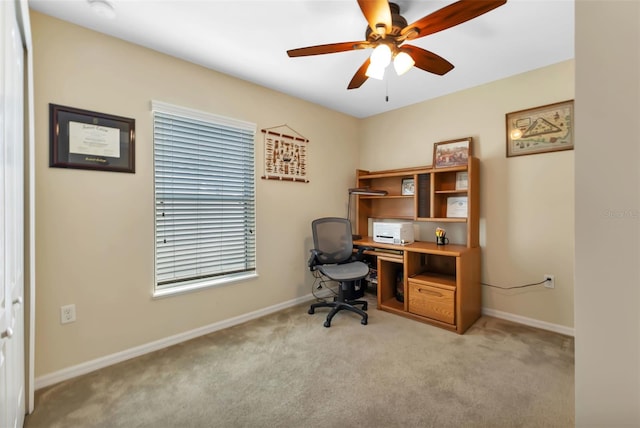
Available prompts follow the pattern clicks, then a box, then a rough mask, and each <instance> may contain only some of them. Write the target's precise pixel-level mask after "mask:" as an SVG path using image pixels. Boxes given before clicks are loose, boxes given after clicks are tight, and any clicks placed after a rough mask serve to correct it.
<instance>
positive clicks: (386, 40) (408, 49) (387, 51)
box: [287, 0, 507, 89]
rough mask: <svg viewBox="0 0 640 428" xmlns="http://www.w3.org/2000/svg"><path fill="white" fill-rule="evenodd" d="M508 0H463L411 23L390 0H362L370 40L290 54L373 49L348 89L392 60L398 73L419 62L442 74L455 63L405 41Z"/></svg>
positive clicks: (375, 74)
mask: <svg viewBox="0 0 640 428" xmlns="http://www.w3.org/2000/svg"><path fill="white" fill-rule="evenodd" d="M506 2H507V0H460V1H458V2H456V3H452V4H450V5H448V6H445V7H443V8H442V9H439V10H437V11H435V12H433V13H431V14H429V15H427V16H425V17H423V18H421V19H418V20H417V21H416V22H414V23H413V24H409V25H407V20H406V19H404V18H403V17H402V16H401V15H400V7H399V6H398V5H397V4H395V3H389V2H388V0H358V5H359V6H360V9H361V10H362V13H363V14H364V17H365V18H366V20H367V22H368V23H369V25H368V26H367V29H366V31H365V39H366V40H363V41H357V42H342V43H330V44H326V45H318V46H309V47H306V48H298V49H291V50H288V51H287V54H288V55H289V56H290V57H298V56H309V55H322V54H329V53H336V52H345V51H350V50H355V49H367V48H372V49H373V52H372V54H371V56H370V57H369V58H367V60H366V61H365V62H364V64H362V66H361V67H360V68H359V69H358V71H356V74H355V75H354V76H353V78H352V79H351V82H349V86H348V87H347V89H356V88H359V87H360V86H362V84H363V83H364V82H365V81H366V80H367V79H368V78H369V77H372V78H375V79H380V80H382V78H383V77H384V71H385V69H386V67H387V65H389V63H390V62H391V60H393V65H394V68H395V70H396V72H397V73H398V75H402V74H404V73H406V72H407V71H409V69H411V67H413V66H414V65H415V66H416V67H418V68H420V69H422V70H424V71H428V72H430V73H435V74H438V75H441V76H442V75H444V74H446V73H448V72H449V71H451V70H452V69H453V67H454V66H453V64H451V63H450V62H449V61H447V60H446V59H444V58H442V57H440V56H439V55H436V54H435V53H433V52H430V51H428V50H426V49H422V48H420V47H418V46H412V45H407V44H404V43H405V42H406V41H408V40H415V39H418V38H420V37H424V36H428V35H429V34H434V33H437V32H438V31H442V30H446V29H447V28H451V27H453V26H455V25H458V24H462V23H463V22H466V21H469V20H471V19H473V18H476V17H478V16H480V15H482V14H485V13H487V12H489V11H491V10H493V9H495V8H497V7H499V6H502V5H503V4H505V3H506Z"/></svg>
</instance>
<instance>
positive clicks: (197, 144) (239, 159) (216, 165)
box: [152, 101, 256, 295]
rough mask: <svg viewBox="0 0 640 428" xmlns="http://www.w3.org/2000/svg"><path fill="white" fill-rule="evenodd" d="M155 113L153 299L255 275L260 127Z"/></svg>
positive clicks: (167, 110) (179, 111)
mask: <svg viewBox="0 0 640 428" xmlns="http://www.w3.org/2000/svg"><path fill="white" fill-rule="evenodd" d="M152 110H153V146H154V175H155V215H156V220H155V238H156V246H155V247H156V250H155V270H156V285H155V295H164V294H173V293H175V292H181V291H187V290H192V289H196V288H201V287H207V286H211V285H216V284H220V283H227V282H229V281H233V280H239V279H245V278H247V277H250V276H255V273H256V254H255V253H256V239H255V161H254V136H255V130H256V126H255V124H251V123H247V122H242V121H238V120H234V119H228V118H224V117H220V116H215V115H212V114H209V113H205V112H200V111H195V110H191V109H186V108H181V107H176V106H172V105H168V104H164V103H159V102H156V101H154V102H152Z"/></svg>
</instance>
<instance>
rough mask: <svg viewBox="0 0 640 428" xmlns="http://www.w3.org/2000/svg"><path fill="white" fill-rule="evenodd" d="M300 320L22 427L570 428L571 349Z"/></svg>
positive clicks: (50, 399) (86, 382) (165, 360)
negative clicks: (329, 427)
mask: <svg viewBox="0 0 640 428" xmlns="http://www.w3.org/2000/svg"><path fill="white" fill-rule="evenodd" d="M370 299H371V302H372V303H371V304H370V307H369V311H368V312H369V314H370V315H369V324H368V325H366V326H363V325H361V324H360V321H359V318H358V317H357V316H356V315H355V314H351V313H346V312H342V313H340V314H339V315H337V316H336V317H335V318H334V319H333V322H332V326H331V328H325V327H323V326H322V323H323V321H324V318H325V316H326V313H327V311H328V310H318V311H317V312H316V313H315V314H314V315H308V314H307V308H308V306H307V305H304V306H297V307H295V308H290V309H287V310H284V311H282V312H279V313H277V314H273V315H270V316H267V317H264V318H261V319H259V320H254V321H251V322H248V323H246V324H243V325H240V326H236V327H232V328H229V329H226V330H223V331H219V332H216V333H212V334H209V335H207V336H203V337H201V338H198V339H194V340H191V341H189V342H186V343H183V344H180V345H176V346H173V347H171V348H168V349H164V350H161V351H158V352H154V353H152V354H148V355H145V356H142V357H139V358H136V359H133V360H130V361H126V362H123V363H120V364H117V365H115V366H111V367H108V368H105V369H102V370H99V371H97V372H94V373H90V374H87V375H85V376H81V377H78V378H75V379H72V380H69V381H66V382H63V383H60V384H58V385H55V386H52V387H49V388H47V389H44V390H40V391H37V393H36V409H35V412H34V413H33V414H32V415H30V416H28V417H27V421H26V424H25V427H27V428H35V427H47V428H55V427H60V428H62V427H64V428H70V427H83V428H85V427H127V428H131V427H154V428H164V427H167V428H169V427H288V428H289V427H326V426H340V427H492V428H494V427H573V426H574V343H573V339H572V338H570V337H566V336H562V335H559V334H555V333H550V332H546V331H543V330H538V329H534V328H530V327H526V326H522V325H518V324H514V323H511V322H507V321H503V320H499V319H495V318H490V317H483V318H481V319H480V320H479V321H478V322H477V323H476V324H475V325H474V326H473V327H472V328H471V329H469V330H468V331H467V332H466V334H464V335H457V334H455V333H451V332H448V331H445V330H442V329H439V328H436V327H432V326H429V325H426V324H422V323H419V322H416V321H412V320H408V319H405V318H402V317H398V316H396V315H393V314H389V313H386V312H382V311H379V310H377V309H376V308H375V303H374V300H373V299H374V298H371V297H370Z"/></svg>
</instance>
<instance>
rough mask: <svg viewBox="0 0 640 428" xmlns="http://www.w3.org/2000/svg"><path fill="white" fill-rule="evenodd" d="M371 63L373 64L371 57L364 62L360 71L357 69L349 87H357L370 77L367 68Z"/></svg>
mask: <svg viewBox="0 0 640 428" xmlns="http://www.w3.org/2000/svg"><path fill="white" fill-rule="evenodd" d="M369 64H371V58H367V60H366V61H365V62H364V64H362V65H361V66H360V68H359V69H358V71H356V74H354V75H353V79H351V82H349V86H347V89H357V88H359V87H360V86H362V84H363V83H364V82H366V81H367V79H368V77H367V75H366V74H365V73H366V72H367V68H369Z"/></svg>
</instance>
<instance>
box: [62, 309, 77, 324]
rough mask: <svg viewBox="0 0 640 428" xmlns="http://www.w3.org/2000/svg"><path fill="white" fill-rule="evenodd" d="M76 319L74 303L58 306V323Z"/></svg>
mask: <svg viewBox="0 0 640 428" xmlns="http://www.w3.org/2000/svg"><path fill="white" fill-rule="evenodd" d="M75 320H76V305H66V306H60V324H67V323H70V322H74V321H75Z"/></svg>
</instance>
